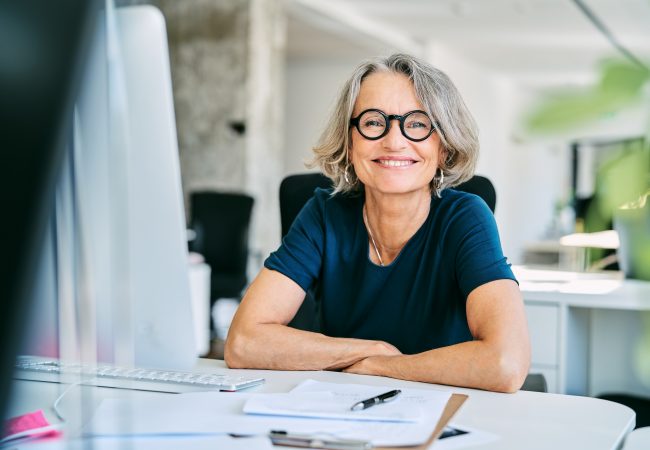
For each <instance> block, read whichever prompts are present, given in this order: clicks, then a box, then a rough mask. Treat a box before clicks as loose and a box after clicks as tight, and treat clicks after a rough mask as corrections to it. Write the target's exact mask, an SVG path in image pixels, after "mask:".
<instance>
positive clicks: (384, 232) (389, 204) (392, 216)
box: [364, 190, 431, 264]
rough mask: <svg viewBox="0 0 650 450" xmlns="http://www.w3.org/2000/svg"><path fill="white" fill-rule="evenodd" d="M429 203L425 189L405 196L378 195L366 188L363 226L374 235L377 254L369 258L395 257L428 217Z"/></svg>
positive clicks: (380, 260)
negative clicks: (364, 222) (367, 190)
mask: <svg viewBox="0 0 650 450" xmlns="http://www.w3.org/2000/svg"><path fill="white" fill-rule="evenodd" d="M430 206H431V194H430V193H429V191H428V190H427V191H426V192H422V193H417V194H411V195H408V196H377V195H374V194H372V193H368V192H366V202H365V205H364V209H365V220H366V227H367V228H368V231H369V236H371V237H372V238H373V239H374V244H373V243H372V242H371V245H373V246H374V245H376V246H377V251H378V253H379V255H380V257H379V255H376V256H377V258H374V256H373V257H372V259H373V260H375V259H376V260H377V261H376V262H377V263H383V264H389V263H390V262H391V261H392V260H394V259H395V258H396V257H397V255H399V252H400V251H401V250H402V248H404V246H405V245H406V243H407V242H408V241H409V239H411V238H412V237H413V235H414V234H415V233H416V232H417V230H419V229H420V227H421V226H422V224H423V223H424V221H425V220H426V219H427V217H428V215H429V209H430ZM372 253H374V249H373V252H371V255H372Z"/></svg>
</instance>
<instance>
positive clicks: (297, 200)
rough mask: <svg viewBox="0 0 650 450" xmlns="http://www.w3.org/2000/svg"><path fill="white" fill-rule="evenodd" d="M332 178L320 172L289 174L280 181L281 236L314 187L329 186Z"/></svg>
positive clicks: (312, 193)
mask: <svg viewBox="0 0 650 450" xmlns="http://www.w3.org/2000/svg"><path fill="white" fill-rule="evenodd" d="M331 187H332V180H330V179H329V178H327V177H326V176H325V175H323V174H322V173H320V172H316V173H301V174H297V175H289V176H288V177H286V178H285V179H284V180H282V183H280V221H281V223H282V236H283V237H284V236H286V235H287V233H288V232H289V228H291V224H292V223H293V221H294V219H295V218H296V216H297V215H298V213H299V212H300V210H301V209H302V207H303V206H305V203H307V200H309V199H310V198H311V197H312V196H313V195H314V189H316V188H324V189H327V188H331Z"/></svg>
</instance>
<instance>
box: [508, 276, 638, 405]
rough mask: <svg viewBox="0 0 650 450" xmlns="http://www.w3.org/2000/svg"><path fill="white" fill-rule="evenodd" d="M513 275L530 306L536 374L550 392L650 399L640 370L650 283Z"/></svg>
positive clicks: (533, 367)
mask: <svg viewBox="0 0 650 450" xmlns="http://www.w3.org/2000/svg"><path fill="white" fill-rule="evenodd" d="M514 269H515V273H516V275H517V278H518V279H519V281H520V287H521V290H522V293H523V296H524V301H525V303H526V313H527V316H528V325H529V329H530V336H531V345H532V352H533V353H532V367H531V372H541V373H543V374H544V375H545V376H546V379H547V382H548V385H549V391H550V392H558V393H568V394H576V395H597V394H601V393H604V392H627V393H633V394H638V395H644V396H649V397H650V379H643V375H642V374H640V373H639V372H638V370H636V367H635V359H636V355H635V351H636V346H637V345H638V344H639V342H640V341H641V337H642V336H641V333H642V331H643V327H642V323H641V316H642V314H650V282H644V281H637V280H625V279H623V277H622V275H621V274H620V273H610V274H606V273H597V274H590V273H577V272H562V271H545V270H527V269H524V268H521V267H515V268H514Z"/></svg>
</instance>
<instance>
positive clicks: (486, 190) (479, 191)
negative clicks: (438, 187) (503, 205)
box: [454, 175, 497, 213]
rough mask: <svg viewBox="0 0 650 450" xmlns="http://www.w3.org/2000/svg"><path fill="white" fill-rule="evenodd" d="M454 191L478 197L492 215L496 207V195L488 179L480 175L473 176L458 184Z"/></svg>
mask: <svg viewBox="0 0 650 450" xmlns="http://www.w3.org/2000/svg"><path fill="white" fill-rule="evenodd" d="M454 189H456V190H457V191H463V192H469V193H470V194H475V195H478V196H479V197H481V198H482V199H483V201H484V202H485V203H487V205H488V207H489V208H490V210H491V211H492V213H494V209H495V208H496V206H497V193H496V191H495V190H494V185H493V184H492V182H491V181H490V180H489V179H488V178H486V177H484V176H481V175H474V176H473V177H472V178H470V179H469V180H467V181H465V182H464V183H461V184H459V185H458V186H456V187H455V188H454Z"/></svg>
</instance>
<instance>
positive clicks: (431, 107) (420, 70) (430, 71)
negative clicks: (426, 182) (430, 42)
mask: <svg viewBox="0 0 650 450" xmlns="http://www.w3.org/2000/svg"><path fill="white" fill-rule="evenodd" d="M375 72H392V73H398V74H404V75H406V76H407V77H408V79H409V80H410V81H411V82H412V83H413V86H414V88H415V95H416V97H417V98H418V100H419V101H420V103H422V106H423V108H424V110H425V111H426V112H427V114H429V116H430V117H431V118H432V120H433V121H434V122H435V123H436V124H437V128H438V135H439V136H440V142H441V144H442V147H443V152H444V154H445V155H446V157H445V159H444V161H443V162H442V164H441V165H440V169H441V170H442V171H443V172H444V181H443V183H442V185H437V183H436V181H435V179H434V180H431V188H432V191H434V192H439V191H440V190H442V189H445V188H447V187H453V186H457V185H458V184H460V183H462V182H463V181H467V180H468V179H470V178H471V177H472V175H473V174H474V168H475V166H476V161H477V159H478V150H479V142H478V129H477V127H476V122H474V119H473V118H472V115H471V114H470V112H469V110H468V109H467V106H465V102H463V99H462V98H461V96H460V93H459V92H458V89H456V86H454V84H453V83H452V82H451V80H450V79H449V77H448V76H447V75H446V74H445V73H443V72H442V71H440V70H438V69H436V68H435V67H433V66H431V65H430V64H428V63H426V62H424V61H422V60H420V59H418V58H415V57H413V56H410V55H406V54H400V53H398V54H394V55H391V56H389V57H387V58H374V59H370V60H367V61H365V62H363V63H362V64H361V65H359V67H357V68H356V70H355V71H354V72H353V73H352V76H351V77H350V78H349V79H348V80H347V82H346V83H345V84H344V85H343V89H342V90H341V92H340V94H339V97H338V100H337V102H336V105H335V108H334V111H333V114H332V115H331V116H330V118H329V121H328V124H327V126H326V128H325V130H324V131H323V133H322V135H321V137H320V139H319V141H318V144H317V145H316V147H314V149H313V150H314V158H313V160H312V161H311V162H310V163H309V164H308V166H309V167H319V168H320V169H321V170H322V172H323V173H324V174H325V175H327V176H328V177H329V178H331V179H332V181H333V182H334V192H352V191H356V190H359V189H360V187H361V186H360V184H361V183H360V182H359V179H358V178H357V176H356V174H355V173H354V168H353V167H352V166H351V165H350V164H349V161H348V152H349V150H350V146H351V130H350V118H351V117H352V112H353V110H354V105H355V103H356V101H357V97H358V96H359V90H360V89H361V82H362V81H363V80H364V79H365V78H366V77H367V76H368V75H370V74H372V73H375ZM348 170H349V172H347V176H346V171H348ZM436 178H437V177H436ZM434 184H436V185H435V186H434Z"/></svg>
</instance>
